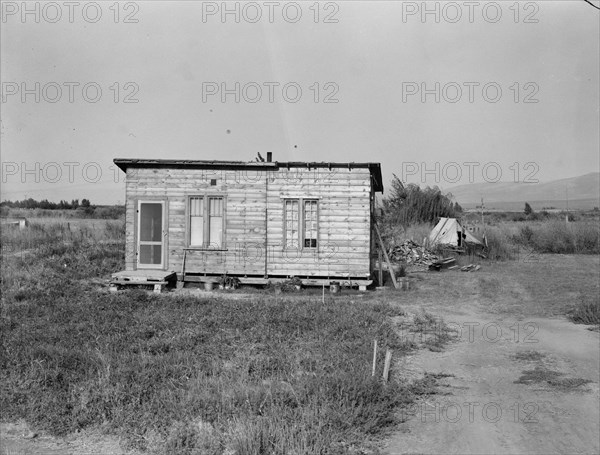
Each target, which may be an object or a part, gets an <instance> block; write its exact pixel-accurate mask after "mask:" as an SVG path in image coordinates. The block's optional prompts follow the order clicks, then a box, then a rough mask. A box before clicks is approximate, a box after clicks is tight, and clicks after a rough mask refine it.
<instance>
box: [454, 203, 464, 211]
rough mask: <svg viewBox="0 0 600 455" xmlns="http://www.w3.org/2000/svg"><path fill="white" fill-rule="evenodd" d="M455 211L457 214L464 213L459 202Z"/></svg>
mask: <svg viewBox="0 0 600 455" xmlns="http://www.w3.org/2000/svg"><path fill="white" fill-rule="evenodd" d="M454 211H455V212H456V213H462V211H463V209H462V207H461V206H460V204H459V203H458V202H455V203H454Z"/></svg>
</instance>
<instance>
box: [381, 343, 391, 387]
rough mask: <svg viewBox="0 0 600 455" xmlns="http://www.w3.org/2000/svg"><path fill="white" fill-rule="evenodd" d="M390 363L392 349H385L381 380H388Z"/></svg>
mask: <svg viewBox="0 0 600 455" xmlns="http://www.w3.org/2000/svg"><path fill="white" fill-rule="evenodd" d="M391 363H392V351H390V350H389V349H388V350H387V351H385V364H384V365H383V382H388V379H389V376H390V364H391Z"/></svg>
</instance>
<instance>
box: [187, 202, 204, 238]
mask: <svg viewBox="0 0 600 455" xmlns="http://www.w3.org/2000/svg"><path fill="white" fill-rule="evenodd" d="M189 226H190V246H202V244H203V243H204V197H191V198H190V224H189Z"/></svg>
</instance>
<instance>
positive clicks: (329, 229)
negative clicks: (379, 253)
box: [126, 167, 373, 278]
mask: <svg viewBox="0 0 600 455" xmlns="http://www.w3.org/2000/svg"><path fill="white" fill-rule="evenodd" d="M211 180H214V181H215V182H214V183H215V185H212V184H211ZM126 191H127V202H126V231H127V232H126V241H127V248H126V251H127V257H126V268H127V270H134V269H135V268H136V251H135V250H136V248H137V246H136V242H137V239H136V232H135V230H136V226H137V221H136V216H137V214H136V210H137V201H138V200H144V199H148V200H150V199H153V198H157V199H161V200H162V199H164V200H166V201H168V203H167V204H166V206H167V207H168V213H167V215H168V222H167V225H166V229H167V230H168V251H167V254H166V264H165V268H166V269H168V270H175V271H177V272H179V271H180V270H181V267H182V261H183V256H184V254H183V251H184V248H186V247H187V246H188V242H187V235H188V229H189V227H188V219H187V217H188V210H187V207H186V206H187V204H188V197H190V196H199V195H209V196H210V195H216V196H223V197H225V198H226V204H225V237H224V251H197V250H194V251H188V253H187V257H186V265H185V269H186V273H199V274H222V273H228V274H242V275H259V276H262V275H264V274H265V273H267V274H269V275H295V276H327V277H340V278H343V277H348V276H350V277H368V276H369V274H370V271H371V258H370V251H371V248H372V233H371V211H372V192H373V190H372V185H371V175H370V171H369V169H366V168H358V169H357V168H353V169H351V170H349V169H344V168H336V169H332V170H331V171H330V170H328V169H325V168H319V169H304V168H292V169H290V170H289V171H288V170H287V169H285V168H284V169H279V170H270V171H239V170H204V169H187V168H184V169H181V168H180V169H169V168H156V169H153V168H147V167H141V168H134V167H132V168H128V169H127V180H126ZM286 198H291V199H296V198H303V199H316V200H317V201H318V248H316V249H301V250H299V251H293V250H285V249H284V236H285V234H284V221H283V216H284V200H285V199H286ZM265 259H266V261H265Z"/></svg>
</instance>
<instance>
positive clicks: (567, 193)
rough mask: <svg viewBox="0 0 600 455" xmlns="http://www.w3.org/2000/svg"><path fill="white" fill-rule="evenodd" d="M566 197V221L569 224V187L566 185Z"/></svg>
mask: <svg viewBox="0 0 600 455" xmlns="http://www.w3.org/2000/svg"><path fill="white" fill-rule="evenodd" d="M565 195H566V198H567V214H566V215H565V221H566V223H567V224H569V185H568V184H567V185H565Z"/></svg>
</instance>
